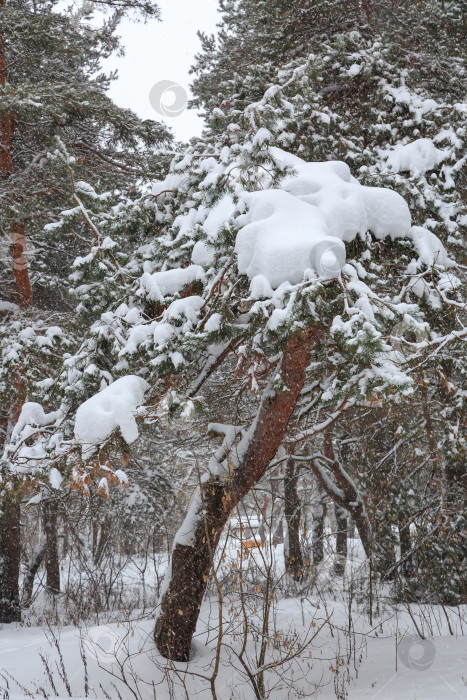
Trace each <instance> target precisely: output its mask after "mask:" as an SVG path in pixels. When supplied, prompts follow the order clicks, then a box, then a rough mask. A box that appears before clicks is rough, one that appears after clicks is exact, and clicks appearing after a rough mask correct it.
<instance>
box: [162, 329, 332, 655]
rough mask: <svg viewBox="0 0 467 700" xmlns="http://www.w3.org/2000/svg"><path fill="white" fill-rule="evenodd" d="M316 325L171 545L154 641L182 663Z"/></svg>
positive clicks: (289, 351)
mask: <svg viewBox="0 0 467 700" xmlns="http://www.w3.org/2000/svg"><path fill="white" fill-rule="evenodd" d="M321 335H322V334H321V332H320V331H318V330H317V329H309V330H307V331H303V332H302V333H301V334H300V335H299V336H298V337H291V338H290V339H289V341H288V343H287V345H286V347H285V350H284V354H283V356H282V361H281V374H282V378H283V381H284V385H285V389H284V390H283V391H281V392H280V393H279V392H276V391H275V390H274V389H273V388H272V386H271V385H269V386H268V387H267V389H266V390H265V391H264V392H263V396H262V400H261V404H260V406H259V409H258V412H257V415H256V418H255V420H254V421H253V423H252V425H251V427H250V429H249V430H248V432H247V434H246V435H245V436H244V437H243V438H242V440H241V441H240V443H239V444H238V445H237V446H236V447H234V448H233V449H232V450H231V451H230V454H229V455H228V458H227V459H225V460H224V461H223V462H222V465H220V468H219V472H218V473H214V474H212V475H211V476H210V478H207V479H206V480H204V481H202V482H200V485H199V487H198V489H197V492H196V494H195V496H194V500H193V502H192V505H191V507H190V510H189V512H188V514H187V516H186V518H185V522H184V523H183V525H182V526H181V528H180V529H179V531H178V533H177V535H176V537H175V542H174V546H173V550H172V562H171V566H170V567H169V570H168V571H169V573H168V575H169V577H170V578H169V580H168V581H167V583H166V585H165V586H164V590H165V592H164V594H163V596H162V601H161V612H160V615H159V618H158V619H157V621H156V628H155V631H154V636H155V641H156V644H157V648H158V650H159V651H160V653H161V654H162V655H163V656H165V657H167V658H169V659H172V660H174V661H183V662H186V661H188V660H189V657H190V647H191V640H192V637H193V634H194V632H195V629H196V623H197V620H198V616H199V611H200V608H201V603H202V600H203V596H204V593H205V590H206V585H207V582H208V580H209V574H210V571H211V566H212V562H213V557H214V553H215V550H216V547H217V544H218V542H219V538H220V536H221V534H222V531H223V529H224V526H225V524H226V522H227V520H228V519H229V517H230V514H231V512H232V510H233V509H234V508H235V507H236V506H237V505H238V503H239V502H240V501H241V500H242V499H243V498H244V496H246V494H247V493H248V492H249V491H250V490H251V489H252V487H253V486H254V485H255V484H256V483H257V482H258V480H259V479H260V478H261V477H262V476H263V474H264V473H265V471H266V469H267V468H268V466H269V463H270V462H271V460H272V459H273V458H274V456H275V454H276V452H277V450H278V449H279V447H280V445H281V443H282V442H283V440H284V438H285V435H286V431H287V426H288V423H289V420H290V417H291V415H292V413H293V410H294V408H295V405H296V402H297V399H298V397H299V394H300V391H301V389H302V387H303V384H304V381H305V372H306V369H307V366H308V364H309V361H310V357H311V353H312V350H313V348H314V346H315V344H316V342H317V341H318V340H319V339H320V337H321Z"/></svg>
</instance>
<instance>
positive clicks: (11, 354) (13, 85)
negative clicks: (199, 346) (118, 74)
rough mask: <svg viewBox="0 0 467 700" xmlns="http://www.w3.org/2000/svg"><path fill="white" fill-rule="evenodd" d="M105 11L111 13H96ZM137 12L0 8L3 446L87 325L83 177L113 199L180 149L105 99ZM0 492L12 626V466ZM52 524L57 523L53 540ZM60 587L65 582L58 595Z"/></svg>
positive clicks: (133, 7)
mask: <svg viewBox="0 0 467 700" xmlns="http://www.w3.org/2000/svg"><path fill="white" fill-rule="evenodd" d="M96 9H98V10H105V11H106V12H104V14H102V13H101V14H98V15H97V16H96V15H95V13H96ZM128 12H131V13H135V15H136V14H139V15H140V16H141V15H142V16H143V17H149V16H152V17H157V16H158V8H157V6H156V5H155V3H153V2H152V1H149V0H148V1H147V0H141V2H126V1H125V0H122V1H119V2H113V0H108V1H107V0H102V1H101V0H98V1H96V2H82V3H81V2H80V3H75V4H74V5H72V6H71V7H70V8H69V9H67V10H63V9H60V8H59V3H58V1H56V0H52V2H50V1H47V2H42V1H40V0H39V1H35V2H31V1H30V0H14V2H10V1H9V0H1V2H0V104H1V107H0V170H1V173H0V175H1V179H0V234H1V238H0V249H1V258H0V281H1V285H2V296H3V295H6V298H5V296H3V298H2V299H1V300H0V314H1V315H2V320H1V326H0V333H1V337H0V342H1V346H2V353H3V354H2V368H1V371H0V396H1V399H2V407H1V409H0V410H1V415H0V418H1V421H0V437H1V444H2V446H3V445H6V444H8V442H9V440H10V438H11V435H12V431H13V428H14V425H15V423H16V421H17V419H18V416H19V414H20V412H21V407H22V404H23V402H24V401H25V400H26V399H28V398H30V397H31V396H32V395H34V394H35V393H37V392H38V391H39V393H40V382H41V380H42V379H43V378H44V377H45V376H47V375H48V374H49V373H50V366H51V363H52V362H53V361H54V360H53V356H54V351H55V349H56V348H57V347H58V345H61V346H62V347H65V346H66V347H71V346H72V345H73V337H74V333H75V332H76V331H77V328H79V320H77V319H76V318H75V313H74V307H75V306H76V302H75V301H74V300H73V298H70V295H69V287H70V283H69V280H68V276H69V274H70V271H71V264H72V262H73V261H74V260H75V258H76V256H77V255H78V254H82V253H85V252H86V253H88V252H89V250H90V249H91V248H92V246H93V245H96V244H98V241H97V240H96V231H95V230H93V225H92V223H91V221H90V219H89V217H88V216H87V214H86V210H85V207H84V205H83V202H82V197H84V198H86V196H88V198H90V199H91V200H92V192H93V190H92V187H91V188H90V187H89V186H87V185H86V184H85V181H88V180H91V181H93V182H94V183H95V184H96V185H97V186H98V187H99V188H100V189H101V190H104V191H106V192H108V193H109V194H108V195H107V198H109V197H111V196H112V193H114V192H116V191H118V192H119V193H120V196H121V195H122V194H123V193H127V194H130V193H131V191H132V190H133V189H134V187H135V185H136V183H137V182H138V181H139V180H141V179H142V178H143V177H146V176H149V177H152V178H154V177H155V178H157V177H159V176H160V173H161V172H162V171H163V169H164V167H165V164H166V158H165V157H164V156H163V155H161V154H160V151H161V149H162V150H163V149H164V147H165V146H167V145H168V144H169V143H170V135H169V134H168V132H167V130H166V129H165V128H164V127H163V126H161V125H160V124H157V123H156V122H145V123H142V122H141V120H139V119H138V118H137V117H136V115H134V114H133V113H132V112H131V111H130V110H125V109H121V108H119V107H116V106H115V105H114V104H113V103H112V102H111V100H110V99H109V98H108V97H107V95H106V91H107V88H108V86H109V84H110V81H111V79H112V77H114V76H112V75H106V74H105V73H103V72H102V70H101V64H102V61H103V60H104V59H106V58H107V57H109V56H110V55H111V54H112V53H113V52H115V51H118V50H120V45H119V39H118V36H117V34H116V31H117V27H118V24H119V22H120V20H121V19H122V18H123V17H124V16H125V14H127V13H128ZM57 139H59V141H57ZM57 143H59V144H61V146H62V147H63V148H67V149H68V150H69V153H70V159H71V160H72V162H73V164H74V171H73V173H72V171H71V169H70V168H69V167H64V166H63V163H62V165H61V166H60V167H57V160H56V159H55V161H54V160H53V158H52V160H51V159H50V156H51V154H52V153H53V152H54V151H55V150H56V149H57ZM73 178H74V179H73ZM83 188H84V194H83V193H82V192H81V190H83ZM70 205H71V206H72V207H73V208H74V209H75V210H78V211H79V212H80V214H79V215H78V216H75V218H74V220H73V225H72V226H69V227H68V228H67V230H63V229H60V230H59V231H58V230H57V229H56V228H54V227H52V228H49V229H47V230H45V229H44V226H45V225H46V224H50V223H51V222H53V221H54V220H55V221H57V219H58V218H59V214H60V212H61V211H62V210H63V209H65V208H66V207H68V208H69V207H70ZM97 237H98V236H97ZM51 328H52V330H51ZM59 337H60V339H61V340H60V341H58V344H57V339H58V338H59ZM41 338H42V340H41ZM1 489H2V494H3V498H2V502H1V503H2V505H1V515H0V519H1V522H0V528H1V532H2V534H1V539H0V554H1V562H2V563H1V565H0V619H1V620H2V621H5V622H6V621H10V620H16V619H18V618H19V615H20V612H19V604H18V600H19V596H18V571H19V557H20V551H21V550H20V547H19V509H20V507H19V502H20V500H21V498H22V495H23V491H24V485H23V486H21V485H20V484H19V483H18V481H17V480H16V479H15V478H14V475H12V473H11V469H10V468H9V467H8V466H7V465H6V464H4V465H3V468H2V484H1ZM54 522H55V521H54V519H53V518H49V525H48V526H47V527H48V534H49V541H53V537H54V534H53V533H52V532H50V530H51V528H52V527H53V523H54ZM49 558H50V557H49ZM55 569H56V566H55ZM55 579H56V574H55ZM57 587H58V585H57V582H56V580H55V581H54V582H52V584H51V588H52V589H53V590H56V589H57Z"/></svg>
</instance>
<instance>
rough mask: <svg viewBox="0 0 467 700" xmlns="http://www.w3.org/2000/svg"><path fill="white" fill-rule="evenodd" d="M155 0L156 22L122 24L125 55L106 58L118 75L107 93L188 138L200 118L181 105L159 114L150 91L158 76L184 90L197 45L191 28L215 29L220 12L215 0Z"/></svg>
mask: <svg viewBox="0 0 467 700" xmlns="http://www.w3.org/2000/svg"><path fill="white" fill-rule="evenodd" d="M159 6H160V8H161V14H162V21H161V22H155V21H152V22H148V23H147V24H146V25H143V24H135V23H132V22H125V23H124V24H122V25H121V27H120V34H121V36H122V39H123V44H124V45H125V46H126V55H125V56H124V57H123V58H120V59H117V58H114V59H112V61H111V66H112V68H117V69H118V72H119V78H118V80H117V81H116V82H115V83H114V84H113V86H112V88H111V90H110V96H111V97H112V99H113V100H114V101H115V102H116V103H117V104H119V105H120V106H122V107H130V108H131V109H133V110H134V111H135V112H136V113H137V114H139V115H140V116H141V117H142V118H143V119H155V120H163V121H165V122H166V124H168V125H170V126H171V127H172V129H173V131H174V133H175V136H176V137H177V138H179V139H182V140H188V139H189V138H190V137H191V136H193V135H195V134H199V133H200V132H201V128H202V120H201V119H199V118H198V117H197V115H196V112H193V111H188V110H186V111H185V112H184V113H183V114H181V115H180V116H178V117H173V118H167V117H166V118H165V119H163V118H162V117H161V116H160V115H159V114H157V113H156V112H155V111H154V109H153V108H152V107H151V104H150V102H149V92H150V90H151V88H152V86H153V85H154V84H155V83H157V82H159V81H160V80H172V81H173V82H175V83H178V84H180V85H182V86H183V87H184V88H185V89H187V90H188V86H189V83H190V82H191V76H189V75H188V70H189V68H190V66H191V64H192V62H193V57H194V55H195V54H196V53H197V52H198V50H199V48H200V41H199V39H198V37H197V35H196V33H197V31H198V30H202V31H205V32H208V33H212V32H215V29H216V22H217V21H218V17H219V16H218V13H217V0H159ZM169 102H170V101H169Z"/></svg>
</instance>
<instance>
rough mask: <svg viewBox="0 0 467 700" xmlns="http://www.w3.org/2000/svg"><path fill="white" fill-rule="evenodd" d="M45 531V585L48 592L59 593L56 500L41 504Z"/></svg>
mask: <svg viewBox="0 0 467 700" xmlns="http://www.w3.org/2000/svg"><path fill="white" fill-rule="evenodd" d="M42 512H43V518H44V533H45V572H46V577H47V578H46V586H47V590H48V591H50V593H54V594H57V593H60V559H59V556H58V538H57V502H56V501H53V500H50V501H45V502H44V505H43V511H42Z"/></svg>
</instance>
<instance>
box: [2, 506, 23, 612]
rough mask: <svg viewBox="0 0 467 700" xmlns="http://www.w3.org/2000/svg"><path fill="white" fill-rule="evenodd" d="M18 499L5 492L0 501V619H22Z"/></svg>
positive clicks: (19, 512)
mask: <svg viewBox="0 0 467 700" xmlns="http://www.w3.org/2000/svg"><path fill="white" fill-rule="evenodd" d="M20 517H21V511H20V501H19V498H18V497H17V495H16V494H4V495H3V498H2V501H1V503H0V623H1V622H21V608H20V601H19V584H18V580H19V568H20V559H21V548H20V544H21V539H20V527H21V522H20Z"/></svg>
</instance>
